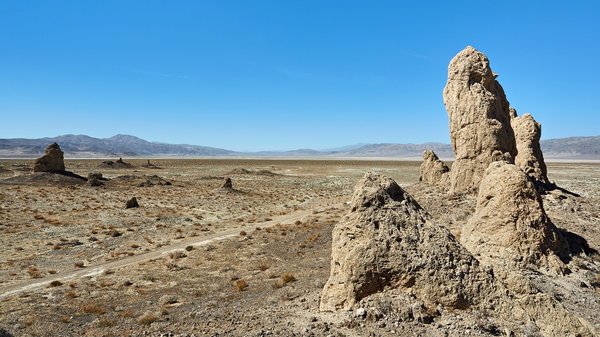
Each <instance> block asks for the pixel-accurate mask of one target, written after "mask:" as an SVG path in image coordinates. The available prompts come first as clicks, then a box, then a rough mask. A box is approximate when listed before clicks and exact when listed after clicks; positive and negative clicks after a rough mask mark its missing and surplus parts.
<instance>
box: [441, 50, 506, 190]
mask: <svg viewBox="0 0 600 337" xmlns="http://www.w3.org/2000/svg"><path fill="white" fill-rule="evenodd" d="M497 76H498V75H497V74H495V73H493V72H492V69H491V68H490V65H489V61H488V58H487V57H486V56H485V55H484V54H483V53H481V52H479V51H478V50H476V49H475V48H473V47H470V46H469V47H466V48H465V49H464V50H462V51H461V52H460V53H458V54H457V55H456V56H455V57H454V58H453V59H452V60H451V61H450V65H449V66H448V82H447V83H446V87H445V88H444V104H445V105H446V110H447V112H448V117H449V120H450V140H451V142H452V148H453V150H454V153H455V155H456V160H455V161H454V163H453V164H452V171H451V173H450V192H452V193H465V192H474V191H476V190H477V188H478V186H479V183H480V181H481V178H482V176H483V172H484V171H485V169H486V168H487V167H488V165H489V164H490V163H491V162H493V161H497V160H505V161H508V162H510V163H512V162H514V157H515V156H516V154H517V148H516V144H515V136H514V133H513V130H512V128H511V125H510V115H509V103H508V101H507V99H506V95H505V94H504V90H503V89H502V86H501V85H500V84H499V83H498V81H496V77H497Z"/></svg>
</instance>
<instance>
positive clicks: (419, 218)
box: [320, 173, 496, 311]
mask: <svg viewBox="0 0 600 337" xmlns="http://www.w3.org/2000/svg"><path fill="white" fill-rule="evenodd" d="M427 219H428V214H427V213H426V212H425V211H424V210H423V209H422V208H421V207H420V206H419V204H418V203H417V202H416V201H415V200H413V199H412V198H411V197H410V195H408V194H407V193H406V192H405V191H404V190H403V189H402V188H401V187H400V186H398V184H396V182H395V181H393V180H392V179H390V178H387V177H385V176H381V175H377V174H373V173H367V174H366V175H365V176H364V178H363V179H361V180H360V181H359V182H358V184H357V185H356V187H355V190H354V195H353V196H352V201H351V210H350V211H349V212H348V213H347V214H346V215H345V216H344V217H343V218H342V219H341V220H340V221H339V222H338V224H337V225H336V226H335V228H334V230H333V239H332V254H331V255H332V257H331V273H330V276H329V279H328V281H327V283H326V285H325V287H324V289H323V292H322V295H321V302H320V309H321V310H325V311H332V310H339V309H344V310H347V309H352V308H353V306H354V305H355V304H356V303H357V302H358V301H360V300H361V299H363V298H365V297H367V296H370V295H372V294H375V293H378V292H381V291H383V290H384V289H399V290H400V291H406V292H410V293H411V294H412V295H414V297H415V298H416V299H417V300H418V301H420V302H422V303H425V304H426V306H427V307H430V308H435V307H436V306H437V305H441V306H442V307H445V308H451V309H464V308H468V307H470V306H472V305H478V304H479V303H481V302H482V301H481V299H482V298H483V297H485V296H492V294H493V293H495V291H496V288H495V284H494V280H493V277H492V276H491V274H489V273H488V271H486V270H485V269H484V268H482V267H481V266H480V264H479V262H478V261H477V260H476V259H475V258H474V257H473V256H472V255H471V254H470V253H469V252H468V251H467V249H465V248H464V247H462V246H461V245H460V244H459V243H458V242H457V241H456V239H455V238H454V236H453V235H452V234H451V233H450V232H449V231H448V230H446V229H445V228H442V227H440V226H438V225H435V224H432V223H430V222H429V221H428V220H427Z"/></svg>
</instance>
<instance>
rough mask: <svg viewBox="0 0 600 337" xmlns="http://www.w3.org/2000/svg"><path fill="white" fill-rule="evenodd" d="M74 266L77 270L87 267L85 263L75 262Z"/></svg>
mask: <svg viewBox="0 0 600 337" xmlns="http://www.w3.org/2000/svg"><path fill="white" fill-rule="evenodd" d="M73 265H74V266H75V267H77V268H83V267H85V263H84V262H83V261H78V262H75V263H74V264H73Z"/></svg>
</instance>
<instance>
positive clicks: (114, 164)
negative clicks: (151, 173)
mask: <svg viewBox="0 0 600 337" xmlns="http://www.w3.org/2000/svg"><path fill="white" fill-rule="evenodd" d="M98 167H101V168H110V169H121V168H132V167H134V166H133V165H131V164H130V163H127V162H124V161H123V158H119V159H118V160H117V161H112V160H105V161H103V162H102V163H101V164H100V165H98Z"/></svg>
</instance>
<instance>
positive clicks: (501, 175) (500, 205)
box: [461, 162, 568, 271]
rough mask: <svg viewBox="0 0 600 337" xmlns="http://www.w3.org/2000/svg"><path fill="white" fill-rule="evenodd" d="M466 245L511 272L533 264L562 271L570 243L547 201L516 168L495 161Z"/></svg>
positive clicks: (487, 173) (464, 234) (467, 229)
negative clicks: (555, 222)
mask: <svg viewBox="0 0 600 337" xmlns="http://www.w3.org/2000/svg"><path fill="white" fill-rule="evenodd" d="M461 243H462V244H463V245H464V246H465V247H467V249H469V251H470V252H471V253H473V254H475V255H476V256H477V257H478V258H479V259H480V260H481V261H484V262H486V263H489V264H494V265H504V266H507V267H509V268H512V267H515V266H517V267H525V266H527V265H530V264H533V265H536V266H539V267H542V269H546V270H553V271H561V270H562V269H563V268H564V264H563V263H562V262H561V260H560V259H559V257H558V256H559V255H560V256H565V255H567V254H568V243H567V242H566V240H565V239H564V237H563V235H562V234H561V232H560V231H559V230H558V229H557V228H556V227H555V226H554V225H553V224H552V222H551V221H550V220H549V218H548V216H547V215H546V212H545V211H544V208H543V206H542V199H541V197H540V195H539V194H538V192H537V190H536V188H535V186H534V185H533V183H532V182H531V181H530V179H529V178H528V177H527V175H526V174H525V173H524V172H523V171H522V170H521V169H519V168H518V167H517V166H516V165H513V164H508V163H506V162H494V163H491V164H490V166H489V167H488V168H487V170H486V171H485V176H484V178H483V180H482V182H481V185H480V186H479V194H478V196H477V206H476V208H475V213H474V214H473V216H472V217H471V218H470V219H469V220H468V221H467V223H466V224H465V226H464V228H463V230H462V233H461Z"/></svg>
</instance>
